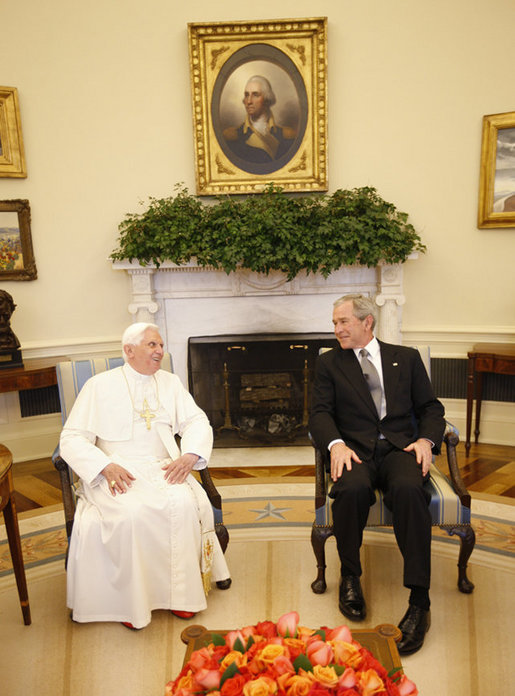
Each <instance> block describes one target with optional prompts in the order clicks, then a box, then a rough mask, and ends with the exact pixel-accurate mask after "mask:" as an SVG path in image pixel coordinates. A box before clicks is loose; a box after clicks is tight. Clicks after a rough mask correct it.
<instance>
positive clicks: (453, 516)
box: [315, 464, 470, 527]
mask: <svg viewBox="0 0 515 696" xmlns="http://www.w3.org/2000/svg"><path fill="white" fill-rule="evenodd" d="M429 474H430V476H429V481H428V482H427V483H426V484H425V486H426V487H427V489H428V490H429V491H430V493H431V502H430V503H429V511H430V512H431V520H432V523H433V525H436V526H438V525H441V524H469V523H470V509H469V508H467V507H465V506H464V505H462V504H461V501H460V499H459V497H458V496H457V495H456V493H455V492H454V490H453V488H452V486H451V484H450V482H449V480H448V479H447V477H446V476H444V475H443V474H442V472H441V471H439V470H438V469H437V467H436V466H435V465H434V464H432V465H431V468H430V470H429ZM331 485H332V481H331V478H330V475H329V474H326V490H330V488H331ZM331 507H332V498H329V497H326V502H325V505H322V506H321V507H320V508H318V510H316V513H315V519H316V524H317V525H322V526H327V525H329V526H331V525H332V524H333V517H332V511H331ZM391 525H392V513H391V512H390V510H388V508H387V507H386V505H385V504H384V500H383V494H382V492H381V491H376V502H375V503H374V505H372V507H371V508H370V512H369V515H368V520H367V527H377V526H388V527H390V526H391Z"/></svg>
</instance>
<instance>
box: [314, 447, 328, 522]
mask: <svg viewBox="0 0 515 696" xmlns="http://www.w3.org/2000/svg"><path fill="white" fill-rule="evenodd" d="M311 444H312V445H313V448H314V450H315V509H317V510H318V508H321V507H322V506H323V505H325V499H326V495H327V490H326V483H325V481H326V476H325V473H326V472H325V461H324V455H323V454H322V451H321V450H319V449H318V447H317V446H316V445H315V443H314V442H313V440H312V441H311Z"/></svg>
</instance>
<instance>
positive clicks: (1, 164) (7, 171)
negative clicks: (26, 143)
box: [0, 87, 27, 178]
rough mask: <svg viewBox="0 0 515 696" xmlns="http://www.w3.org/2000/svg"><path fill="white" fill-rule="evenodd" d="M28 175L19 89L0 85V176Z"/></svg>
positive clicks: (20, 176) (21, 176)
mask: <svg viewBox="0 0 515 696" xmlns="http://www.w3.org/2000/svg"><path fill="white" fill-rule="evenodd" d="M26 176H27V170H26V168H25V153H24V151H23V137H22V134H21V119H20V107H19V104H18V90H17V89H16V87H0V177H17V178H24V177H26Z"/></svg>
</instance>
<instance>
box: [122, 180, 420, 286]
mask: <svg viewBox="0 0 515 696" xmlns="http://www.w3.org/2000/svg"><path fill="white" fill-rule="evenodd" d="M175 188H176V194H175V196H171V197H169V198H162V199H156V198H150V199H149V206H148V208H147V209H146V210H145V212H143V213H140V214H135V213H129V214H128V215H127V216H126V217H125V219H124V220H123V222H122V223H121V224H120V226H119V231H120V236H119V238H118V247H117V248H116V249H115V250H114V251H113V253H112V254H111V259H113V260H125V259H128V260H130V261H132V260H134V259H137V260H138V261H139V262H140V263H141V264H142V265H146V264H149V263H153V264H155V265H156V266H159V265H160V264H161V263H162V262H163V261H172V262H173V263H175V264H177V265H184V264H186V263H188V262H189V261H191V260H192V259H195V260H196V262H197V263H198V264H199V265H200V266H212V267H214V268H217V269H223V270H224V271H225V272H226V273H230V272H231V271H234V270H236V269H237V268H246V269H250V270H252V271H257V272H260V273H268V272H269V271H272V270H277V271H283V272H284V273H285V274H286V275H287V277H288V279H289V280H291V279H292V278H294V277H295V276H296V275H297V274H298V273H299V272H300V271H303V270H304V271H307V272H308V273H320V274H321V275H322V276H324V277H327V276H328V275H329V274H330V273H331V272H332V271H335V270H337V269H339V268H341V267H342V266H350V265H353V264H359V265H362V266H377V264H378V263H379V262H380V261H383V262H386V263H402V262H404V261H406V259H407V258H408V256H409V255H410V254H411V253H412V252H414V251H419V252H424V251H425V250H426V247H425V245H424V244H422V242H421V240H420V237H419V235H418V234H417V232H416V231H415V229H414V227H413V226H412V225H411V224H410V223H408V215H407V214H406V213H401V212H399V211H398V210H397V209H396V208H395V206H394V205H393V204H392V203H387V202H386V201H384V200H383V199H382V198H381V197H380V196H379V195H378V193H377V191H376V189H374V188H370V187H364V188H356V189H352V190H341V189H339V190H337V191H335V192H334V193H333V194H331V195H319V194H311V195H300V196H298V195H289V194H286V193H284V192H283V190H282V189H281V188H280V187H278V186H275V185H274V184H270V185H268V186H267V187H266V188H265V190H264V192H263V193H262V194H260V195H257V196H248V197H246V198H235V197H229V196H226V197H221V198H218V199H217V200H216V202H214V203H202V202H201V201H200V199H199V198H198V197H197V196H193V195H190V194H189V193H188V190H187V189H186V188H185V187H184V186H181V185H177V186H176V187H175Z"/></svg>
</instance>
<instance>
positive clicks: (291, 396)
mask: <svg viewBox="0 0 515 696" xmlns="http://www.w3.org/2000/svg"><path fill="white" fill-rule="evenodd" d="M336 345H337V344H336V340H335V338H334V335H333V334H330V333H316V334H314V333H308V334H251V335H248V334H247V335H239V336H236V335H228V336H196V337H192V338H190V339H189V340H188V379H189V389H190V391H191V393H192V394H193V397H194V399H195V401H196V402H197V404H198V405H199V406H200V407H201V408H202V409H203V410H204V411H205V412H206V414H207V416H208V418H209V420H210V422H211V425H212V426H213V432H214V444H215V447H263V446H279V445H281V446H283V445H301V444H309V439H308V427H307V425H308V417H309V406H310V403H311V388H312V383H313V377H314V369H315V361H316V358H317V356H318V354H319V351H320V349H321V348H322V347H331V348H333V347H335V346H336Z"/></svg>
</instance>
